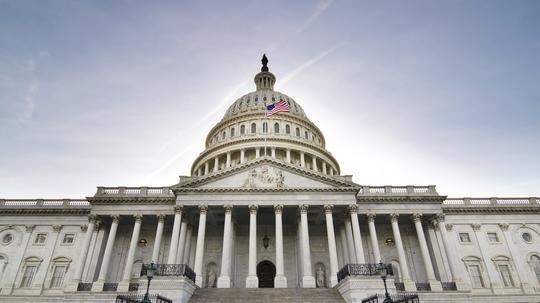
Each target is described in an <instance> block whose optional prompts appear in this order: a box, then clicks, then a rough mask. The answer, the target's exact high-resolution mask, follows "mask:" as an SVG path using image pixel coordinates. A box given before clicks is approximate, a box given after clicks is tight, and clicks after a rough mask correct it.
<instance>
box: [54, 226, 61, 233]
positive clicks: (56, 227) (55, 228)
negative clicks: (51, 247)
mask: <svg viewBox="0 0 540 303" xmlns="http://www.w3.org/2000/svg"><path fill="white" fill-rule="evenodd" d="M61 229H62V225H60V224H54V225H53V226H52V230H53V232H55V233H59V232H60V230H61Z"/></svg>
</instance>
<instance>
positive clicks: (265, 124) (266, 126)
mask: <svg viewBox="0 0 540 303" xmlns="http://www.w3.org/2000/svg"><path fill="white" fill-rule="evenodd" d="M267 132H268V123H266V122H264V123H263V133H265V134H266V133H267Z"/></svg>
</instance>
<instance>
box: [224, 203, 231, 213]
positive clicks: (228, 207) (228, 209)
mask: <svg viewBox="0 0 540 303" xmlns="http://www.w3.org/2000/svg"><path fill="white" fill-rule="evenodd" d="M223 209H225V213H226V214H230V213H232V210H233V206H232V205H231V204H226V205H223Z"/></svg>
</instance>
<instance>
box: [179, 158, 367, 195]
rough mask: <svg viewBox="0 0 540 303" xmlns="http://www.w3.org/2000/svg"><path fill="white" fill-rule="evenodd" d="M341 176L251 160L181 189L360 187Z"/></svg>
mask: <svg viewBox="0 0 540 303" xmlns="http://www.w3.org/2000/svg"><path fill="white" fill-rule="evenodd" d="M356 186H357V185H356V184H354V183H352V182H347V181H345V180H341V179H339V178H338V177H332V176H327V175H322V174H320V173H316V172H312V171H309V170H307V169H303V168H298V167H295V166H292V165H288V164H287V163H282V162H280V161H275V160H272V159H260V160H255V161H251V162H250V163H246V164H244V165H241V166H237V167H234V168H229V169H227V170H224V171H222V172H218V173H215V174H211V175H208V176H203V177H199V178H194V179H190V180H188V181H186V182H183V183H180V184H178V185H177V186H176V187H177V188H200V189H220V188H221V189H222V188H230V189H233V188H234V189H276V190H279V189H294V188H302V189H309V188H314V189H315V188H316V189H332V188H343V187H356Z"/></svg>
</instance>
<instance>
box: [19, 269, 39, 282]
mask: <svg viewBox="0 0 540 303" xmlns="http://www.w3.org/2000/svg"><path fill="white" fill-rule="evenodd" d="M36 269H37V266H35V265H28V266H26V267H25V268H24V273H23V277H22V280H21V287H30V286H32V280H33V279H34V275H35V274H36Z"/></svg>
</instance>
